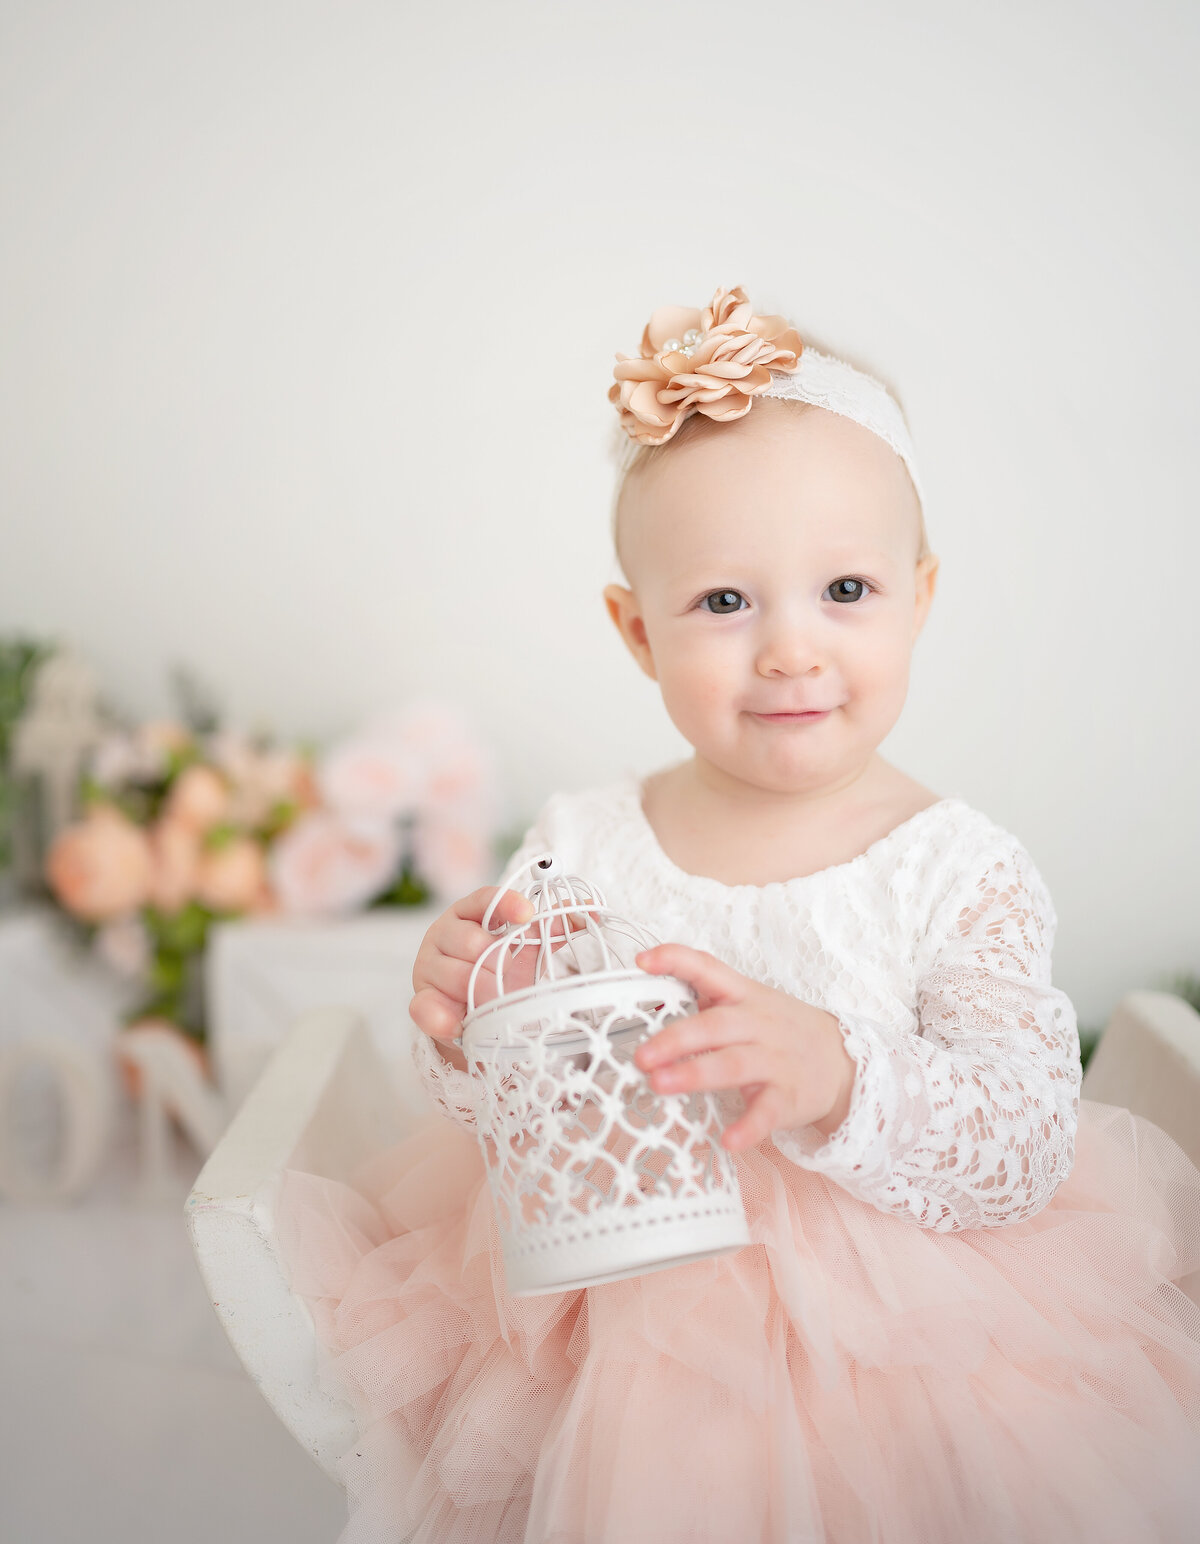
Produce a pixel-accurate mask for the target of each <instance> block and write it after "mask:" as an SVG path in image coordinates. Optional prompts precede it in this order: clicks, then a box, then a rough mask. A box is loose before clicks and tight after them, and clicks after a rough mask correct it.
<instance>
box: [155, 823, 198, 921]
mask: <svg viewBox="0 0 1200 1544" xmlns="http://www.w3.org/2000/svg"><path fill="white" fill-rule="evenodd" d="M150 848H151V852H152V853H153V857H154V869H153V873H152V874H151V876H150V900H151V901H152V902H153V903H154V905H155V906H157V907H158V909H159V910H160V911H165V912H176V911H179V910H180V908H181V907H183V906H185V905H186V904H187V903H188V901H190V900H191V899H192V897H193V896H194V895H195V893H196V874H197V871H198V869H199V867H200V838H199V836H198V835H197V834H196V832H195V831H194V830H193V829H192V827H191V826H185V825H184V824H183V822H182V821H180V820H171V819H169V818H167V819H164V820H160V821H159V822H158V823H157V825H155V826H152V827H151V829H150Z"/></svg>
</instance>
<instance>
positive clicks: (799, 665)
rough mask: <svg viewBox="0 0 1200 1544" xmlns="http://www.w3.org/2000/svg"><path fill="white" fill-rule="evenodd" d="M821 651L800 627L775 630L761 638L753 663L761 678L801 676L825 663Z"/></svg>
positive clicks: (776, 628)
mask: <svg viewBox="0 0 1200 1544" xmlns="http://www.w3.org/2000/svg"><path fill="white" fill-rule="evenodd" d="M824 662H825V659H824V650H823V649H822V648H821V646H820V645H819V644H818V642H817V640H816V639H815V638H814V637H813V636H812V634H811V633H810V632H808V631H807V630H806V629H805V628H802V627H775V628H772V629H771V632H770V633H769V634H768V635H767V636H766V637H765V638H764V639H763V641H762V644H761V646H760V648H759V650H758V656H757V659H756V660H755V666H756V668H757V670H758V673H759V674H760V675H788V676H794V675H804V674H806V673H807V672H808V671H810V670H812V669H813V668H814V666H820V665H822V664H824Z"/></svg>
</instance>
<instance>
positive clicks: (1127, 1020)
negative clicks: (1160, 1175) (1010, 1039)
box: [1080, 991, 1200, 1166]
mask: <svg viewBox="0 0 1200 1544" xmlns="http://www.w3.org/2000/svg"><path fill="white" fill-rule="evenodd" d="M1080 1092H1081V1093H1082V1094H1083V1097H1084V1098H1085V1099H1095V1100H1097V1101H1098V1102H1099V1103H1100V1104H1119V1105H1122V1106H1124V1108H1125V1109H1127V1110H1132V1111H1133V1112H1134V1114H1135V1115H1144V1116H1145V1117H1146V1119H1147V1120H1150V1121H1153V1122H1154V1124H1155V1125H1156V1126H1161V1128H1162V1129H1163V1130H1164V1131H1165V1132H1166V1133H1167V1135H1168V1136H1171V1137H1174V1138H1175V1140H1176V1142H1178V1143H1179V1145H1180V1147H1182V1148H1183V1150H1184V1152H1185V1153H1186V1154H1187V1155H1188V1157H1189V1158H1190V1159H1191V1160H1192V1162H1193V1163H1194V1164H1196V1165H1197V1166H1200V1013H1197V1012H1196V1010H1195V1008H1193V1007H1192V1005H1191V1003H1189V1002H1185V1001H1184V1000H1183V998H1182V997H1176V996H1175V995H1174V994H1173V993H1171V992H1151V991H1143V992H1129V993H1127V994H1126V995H1125V996H1124V997H1122V999H1121V1000H1120V1002H1119V1003H1118V1004H1117V1006H1116V1007H1115V1008H1114V1009H1113V1014H1112V1018H1111V1019H1109V1021H1108V1024H1107V1026H1106V1028H1105V1030H1104V1033H1103V1034H1102V1035H1101V1036H1100V1039H1099V1042H1098V1043H1097V1045H1096V1049H1095V1050H1094V1051H1093V1052H1092V1054H1091V1056H1090V1057H1089V1058H1088V1064H1087V1068H1086V1070H1085V1072H1084V1076H1083V1086H1082V1088H1081V1090H1080Z"/></svg>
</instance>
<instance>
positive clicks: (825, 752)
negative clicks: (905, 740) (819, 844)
mask: <svg viewBox="0 0 1200 1544" xmlns="http://www.w3.org/2000/svg"><path fill="white" fill-rule="evenodd" d="M839 712H840V710H839V709H837V708H835V709H832V710H831V711H830V712H829V713H827V714H826V715H825V717H824V718H822V719H817V720H814V721H809V722H807V723H791V724H787V723H775V724H770V725H760V724H758V723H754V724H752V725H748V726H747V727H746V728H745V729H744V730H743V731H742V733H741V734H740V736H739V738H738V740H737V741H736V743H734V744H722V745H710V746H707V747H700V746H698V747H697V754H698V755H700V756H702V757H703V758H704V760H706V761H707V762H708V763H709V765H710V766H711V767H712V768H713V769H714V770H715V771H716V772H717V773H718V774H720V775H721V776H723V777H724V778H726V779H728V780H729V781H730V782H731V783H736V784H739V785H741V786H743V787H746V788H753V789H757V790H760V791H761V792H763V793H775V794H784V795H787V794H811V793H817V792H820V791H821V790H822V789H824V788H828V787H829V786H830V785H838V784H841V783H844V782H845V781H846V780H847V779H852V778H853V776H854V774H855V771H856V769H857V768H859V767H860V764H861V763H862V762H863V761H864V760H866V759H869V758H870V756H871V755H872V754H873V748H870V749H867V750H866V751H865V752H864V753H863V754H862V755H855V754H854V753H853V752H852V751H851V750H850V748H849V747H847V746H846V745H845V744H844V743H843V742H842V741H841V740H840V739H839V737H838V736H837V734H836V732H835V733H832V734H831V733H830V731H831V730H834V731H836V724H835V722H834V721H835V720H836V718H837V716H838V714H839Z"/></svg>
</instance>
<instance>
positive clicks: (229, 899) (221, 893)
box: [196, 836, 267, 912]
mask: <svg viewBox="0 0 1200 1544" xmlns="http://www.w3.org/2000/svg"><path fill="white" fill-rule="evenodd" d="M266 888H267V869H266V862H265V860H264V857H263V850H262V846H261V845H260V844H259V843H258V842H256V841H255V840H254V839H253V837H249V836H239V837H235V838H234V839H233V841H231V842H228V843H226V845H225V846H224V847H219V848H217V849H215V850H214V851H212V852H206V853H204V854H203V855H202V856H201V858H200V868H199V872H198V873H197V875H196V897H197V899H198V900H200V901H202V902H203V903H204V905H205V906H208V907H211V909H212V910H213V911H234V912H246V911H254V910H256V909H257V908H258V907H259V906H260V905H261V903H262V901H263V899H264V892H265V891H266Z"/></svg>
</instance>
